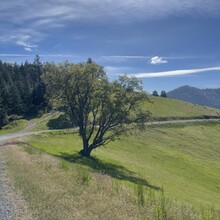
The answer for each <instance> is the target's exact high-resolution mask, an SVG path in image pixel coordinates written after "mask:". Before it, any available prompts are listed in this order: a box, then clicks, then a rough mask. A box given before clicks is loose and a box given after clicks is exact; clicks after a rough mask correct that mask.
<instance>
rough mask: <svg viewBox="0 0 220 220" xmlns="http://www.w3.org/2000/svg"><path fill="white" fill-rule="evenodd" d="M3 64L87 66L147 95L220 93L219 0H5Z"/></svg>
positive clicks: (0, 30) (0, 15) (0, 8)
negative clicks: (135, 84)
mask: <svg viewBox="0 0 220 220" xmlns="http://www.w3.org/2000/svg"><path fill="white" fill-rule="evenodd" d="M0 22H1V26H0V59H1V60H3V61H7V62H19V63H20V62H24V61H25V60H29V61H33V58H34V57H35V55H36V54H39V55H40V57H41V60H42V61H55V62H62V61H65V60H68V61H70V62H81V61H86V60H87V58H88V57H91V58H92V59H93V60H95V61H96V62H97V63H99V64H101V65H103V66H105V70H106V72H107V74H108V76H109V78H110V79H114V78H116V77H117V75H119V74H122V73H128V74H131V75H134V76H137V77H139V78H140V79H141V80H142V81H143V84H144V88H145V90H147V91H148V92H152V90H154V89H156V90H158V91H161V90H166V91H169V90H172V89H174V88H177V87H179V86H181V85H186V84H187V85H191V86H195V87H199V88H219V87H220V28H219V25H220V1H219V0H181V1H180V0H118V1H116V0H102V1H101V0H32V1H28V0H11V1H8V0H1V1H0Z"/></svg>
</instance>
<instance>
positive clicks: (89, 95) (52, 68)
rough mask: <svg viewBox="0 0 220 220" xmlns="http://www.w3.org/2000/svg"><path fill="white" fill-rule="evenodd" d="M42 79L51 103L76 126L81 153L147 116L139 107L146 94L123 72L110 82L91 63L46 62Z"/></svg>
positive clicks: (141, 122) (112, 137) (116, 135)
mask: <svg viewBox="0 0 220 220" xmlns="http://www.w3.org/2000/svg"><path fill="white" fill-rule="evenodd" d="M43 78H44V80H45V83H46V86H47V92H48V95H49V97H50V100H51V102H52V103H53V105H54V106H55V107H58V108H60V107H62V109H63V110H65V112H66V113H68V114H69V116H70V118H71V119H72V120H73V121H74V122H75V124H76V126H78V127H79V134H80V136H81V138H82V141H83V149H82V151H81V152H80V153H81V154H82V155H83V156H87V157H89V156H90V153H91V151H92V150H93V149H95V148H97V147H100V146H102V145H106V144H107V143H109V142H110V141H113V140H115V139H116V138H118V137H120V136H121V135H122V134H124V133H126V132H127V131H128V130H130V129H132V128H133V127H134V126H139V125H144V122H145V121H146V118H147V117H148V115H149V112H147V111H145V112H143V111H142V108H141V103H142V102H143V101H144V100H146V99H147V95H146V93H145V92H144V91H143V90H142V87H141V85H140V81H139V80H137V79H136V78H134V77H132V78H130V77H127V76H126V75H124V76H120V77H119V79H118V80H115V81H113V82H110V81H109V79H108V78H107V76H106V73H105V72H104V70H103V67H102V66H100V65H98V64H96V63H94V62H87V63H80V64H71V63H68V62H65V63H62V64H59V65H55V64H54V63H47V64H46V65H45V74H44V77H43Z"/></svg>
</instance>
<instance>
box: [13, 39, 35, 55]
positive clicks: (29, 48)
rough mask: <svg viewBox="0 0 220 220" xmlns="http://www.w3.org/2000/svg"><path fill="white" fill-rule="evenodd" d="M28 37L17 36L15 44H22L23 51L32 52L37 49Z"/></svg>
mask: <svg viewBox="0 0 220 220" xmlns="http://www.w3.org/2000/svg"><path fill="white" fill-rule="evenodd" d="M30 38H31V36H30V35H22V36H19V37H18V39H17V41H16V44H17V45H19V46H23V48H24V50H25V51H28V52H33V51H34V50H35V49H37V45H36V44H33V43H31V42H30Z"/></svg>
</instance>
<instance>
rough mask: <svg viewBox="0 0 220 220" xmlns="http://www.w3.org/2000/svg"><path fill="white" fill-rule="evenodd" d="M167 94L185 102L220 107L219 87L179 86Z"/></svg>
mask: <svg viewBox="0 0 220 220" xmlns="http://www.w3.org/2000/svg"><path fill="white" fill-rule="evenodd" d="M167 96H168V97H170V98H174V99H179V100H182V101H186V102H192V103H197V104H199V105H206V106H210V107H213V108H219V109H220V88H218V89H198V88H195V87H191V86H181V87H179V88H177V89H174V90H172V91H170V92H168V93H167Z"/></svg>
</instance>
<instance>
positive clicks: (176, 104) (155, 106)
mask: <svg viewBox="0 0 220 220" xmlns="http://www.w3.org/2000/svg"><path fill="white" fill-rule="evenodd" d="M149 98H150V100H151V102H146V103H145V104H144V107H145V108H146V109H148V110H150V112H151V113H152V116H153V117H173V118H175V117H189V118H190V117H201V116H220V109H214V108H210V107H207V106H201V105H197V104H192V103H189V102H183V101H179V100H176V99H170V98H162V97H155V96H149Z"/></svg>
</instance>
